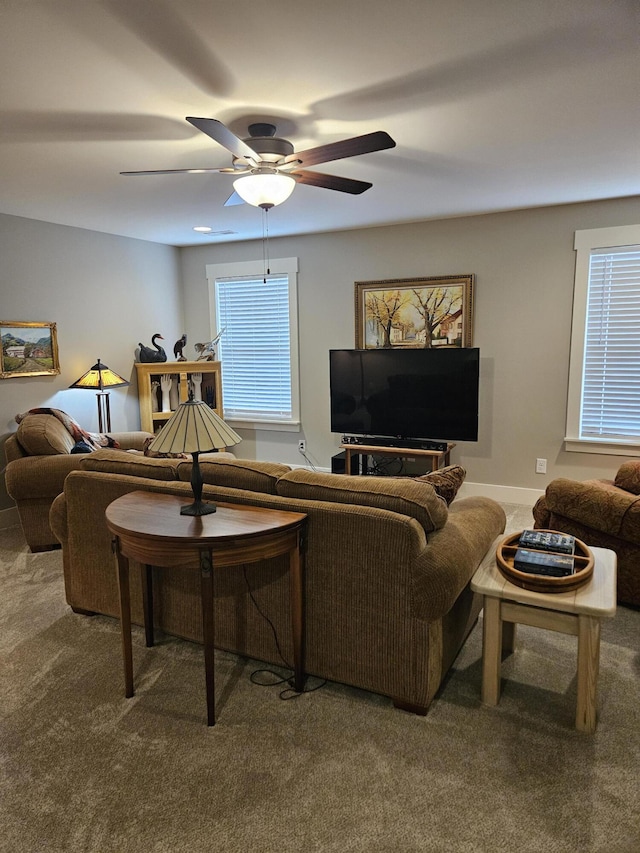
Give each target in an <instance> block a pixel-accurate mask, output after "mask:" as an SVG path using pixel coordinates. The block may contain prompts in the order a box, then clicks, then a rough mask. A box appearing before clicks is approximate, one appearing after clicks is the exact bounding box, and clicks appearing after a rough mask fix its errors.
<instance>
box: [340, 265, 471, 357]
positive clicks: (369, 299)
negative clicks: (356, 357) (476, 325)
mask: <svg viewBox="0 0 640 853" xmlns="http://www.w3.org/2000/svg"><path fill="white" fill-rule="evenodd" d="M473 290H474V276H473V275H445V276H434V277H429V278H389V279H384V280H382V281H356V283H355V300H356V348H357V349H383V348H384V349H389V348H404V347H413V348H424V349H427V348H430V347H440V346H446V347H470V346H472V341H473V328H472V324H473Z"/></svg>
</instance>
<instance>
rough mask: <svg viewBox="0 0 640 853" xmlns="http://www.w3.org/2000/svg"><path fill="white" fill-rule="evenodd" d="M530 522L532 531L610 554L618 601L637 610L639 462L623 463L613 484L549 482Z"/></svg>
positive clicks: (639, 591) (639, 598)
mask: <svg viewBox="0 0 640 853" xmlns="http://www.w3.org/2000/svg"><path fill="white" fill-rule="evenodd" d="M533 518H534V522H535V527H536V528H542V529H547V530H560V531H562V532H563V533H570V534H571V535H573V536H577V537H578V538H579V539H582V541H583V542H585V543H586V544H587V545H593V546H595V547H599V548H610V549H611V550H612V551H615V552H616V555H617V557H618V573H617V583H618V601H619V602H620V603H621V604H631V605H634V606H636V607H640V461H629V462H625V463H623V464H622V465H621V466H620V468H619V470H618V472H617V474H616V476H615V478H614V479H613V480H585V481H582V482H581V481H579V480H569V479H566V478H563V477H559V478H558V479H556V480H552V481H551V483H549V485H548V486H547V489H546V492H545V494H544V495H543V496H542V497H541V498H539V499H538V501H537V503H536V504H535V506H534V508H533Z"/></svg>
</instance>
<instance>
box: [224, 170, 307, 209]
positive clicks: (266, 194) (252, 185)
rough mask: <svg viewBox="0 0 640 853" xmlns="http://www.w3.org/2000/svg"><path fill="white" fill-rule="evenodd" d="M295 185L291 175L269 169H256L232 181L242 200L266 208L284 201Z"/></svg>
mask: <svg viewBox="0 0 640 853" xmlns="http://www.w3.org/2000/svg"><path fill="white" fill-rule="evenodd" d="M295 185H296V182H295V179H294V178H292V177H291V175H283V174H282V173H280V172H271V171H265V172H263V171H256V172H254V173H252V174H251V175H246V176H245V177H244V178H238V179H237V180H235V181H234V182H233V188H234V190H235V191H236V192H237V193H238V195H239V196H240V198H241V199H242V200H243V201H246V202H247V204H252V205H253V206H254V207H262V208H265V209H267V210H268V209H269V208H270V207H275V206H276V205H277V204H282V202H283V201H286V200H287V199H288V198H289V196H290V195H291V193H292V192H293V190H294V188H295Z"/></svg>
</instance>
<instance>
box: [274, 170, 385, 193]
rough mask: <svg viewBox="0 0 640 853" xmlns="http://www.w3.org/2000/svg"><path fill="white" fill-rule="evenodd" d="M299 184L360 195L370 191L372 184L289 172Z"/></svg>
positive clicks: (319, 173) (328, 176) (318, 173)
mask: <svg viewBox="0 0 640 853" xmlns="http://www.w3.org/2000/svg"><path fill="white" fill-rule="evenodd" d="M289 174H290V175H291V176H292V177H294V178H295V179H296V181H297V182H298V183H299V184H308V185H309V186H311V187H324V189H327V190H337V191H338V192H340V193H351V195H360V193H363V192H365V191H366V190H368V189H371V187H372V186H373V184H370V183H368V182H367V181H354V180H353V179H352V178H339V177H338V176H337V175H323V174H322V173H321V172H307V171H305V170H303V171H297V172H289Z"/></svg>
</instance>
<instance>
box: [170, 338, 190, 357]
mask: <svg viewBox="0 0 640 853" xmlns="http://www.w3.org/2000/svg"><path fill="white" fill-rule="evenodd" d="M186 343H187V336H186V334H184V335H183V336H182V337H181V338H180V340H179V341H176V342H175V344H174V345H173V354H174V356H175V358H176V361H186V360H187V359H186V358H185V357H184V356H183V355H182V350H183V349H184V348H185V346H186Z"/></svg>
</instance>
